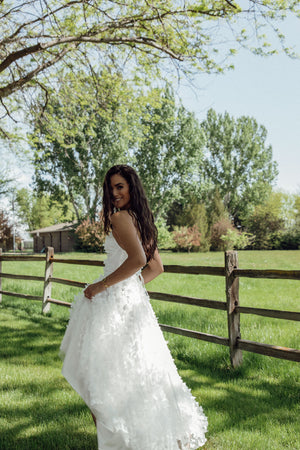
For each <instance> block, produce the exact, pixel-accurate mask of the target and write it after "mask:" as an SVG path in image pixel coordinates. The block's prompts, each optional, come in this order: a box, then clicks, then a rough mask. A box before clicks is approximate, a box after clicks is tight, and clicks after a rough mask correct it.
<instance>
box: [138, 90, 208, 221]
mask: <svg viewBox="0 0 300 450" xmlns="http://www.w3.org/2000/svg"><path fill="white" fill-rule="evenodd" d="M160 95H161V96H160V102H159V106H155V105H154V106H153V105H151V104H148V105H147V106H146V108H145V110H143V111H142V116H141V130H142V138H141V141H140V143H139V144H138V146H137V148H135V149H134V165H135V167H136V169H137V171H138V173H139V175H140V176H141V179H142V180H143V184H144V187H145V189H146V192H147V196H148V199H149V202H150V206H151V208H152V211H153V214H154V217H155V218H156V219H158V218H160V217H165V216H166V213H167V210H168V209H169V208H170V205H172V204H173V202H174V201H175V200H180V199H181V198H183V195H187V194H188V192H192V191H196V192H197V189H198V178H197V168H198V166H199V164H200V162H201V160H202V148H203V141H204V139H203V132H202V131H201V128H200V125H199V123H198V121H197V120H196V119H195V117H194V115H193V114H192V113H190V112H189V111H187V110H186V109H185V108H184V107H183V106H182V105H179V106H178V107H177V106H176V102H175V98H174V94H173V92H172V90H171V89H170V88H168V87H167V88H166V89H165V90H162V91H161V94H160Z"/></svg>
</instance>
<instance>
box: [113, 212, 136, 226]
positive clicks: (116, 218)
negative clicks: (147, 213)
mask: <svg viewBox="0 0 300 450" xmlns="http://www.w3.org/2000/svg"><path fill="white" fill-rule="evenodd" d="M110 221H111V224H112V226H113V227H120V226H131V225H132V226H133V221H132V217H131V215H130V214H129V212H128V211H126V210H121V211H117V212H115V213H114V214H113V215H112V216H111V218H110Z"/></svg>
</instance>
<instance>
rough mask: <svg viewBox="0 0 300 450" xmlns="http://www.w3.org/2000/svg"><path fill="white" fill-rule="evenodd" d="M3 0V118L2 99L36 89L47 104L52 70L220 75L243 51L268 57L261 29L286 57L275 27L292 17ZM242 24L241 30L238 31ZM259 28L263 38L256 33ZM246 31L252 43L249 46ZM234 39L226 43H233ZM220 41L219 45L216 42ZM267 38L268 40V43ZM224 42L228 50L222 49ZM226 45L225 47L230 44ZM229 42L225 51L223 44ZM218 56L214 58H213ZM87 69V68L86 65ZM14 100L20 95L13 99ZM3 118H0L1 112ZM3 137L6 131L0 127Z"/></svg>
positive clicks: (250, 6) (282, 10)
mask: <svg viewBox="0 0 300 450" xmlns="http://www.w3.org/2000/svg"><path fill="white" fill-rule="evenodd" d="M243 3H245V8H243V7H242V6H240V5H239V3H238V2H231V1H228V0H219V1H215V2H209V1H208V0H203V1H199V0H190V1H189V2H173V1H172V0H165V1H164V2H161V1H158V0H151V1H148V0H147V1H145V0H137V1H126V2H118V1H113V0H110V1H108V0H104V1H101V2H100V1H97V0H89V1H87V0H73V1H68V2H59V1H58V0H42V1H40V0H24V1H22V2H17V1H16V0H10V1H9V0H7V1H2V2H1V3H0V21H1V22H0V23H1V38H0V61H1V62H0V74H1V87H0V98H1V101H2V108H3V110H2V111H3V114H4V115H11V112H12V111H13V108H14V107H13V106H12V105H11V104H10V103H8V104H7V103H4V99H7V98H9V97H10V96H11V95H12V94H14V93H17V94H18V92H21V91H22V90H24V88H26V87H27V88H39V93H44V94H45V101H46V102H47V99H48V95H49V92H48V88H49V86H51V79H50V80H49V73H51V69H53V68H54V67H55V68H56V69H57V68H60V67H64V68H66V67H70V66H71V68H72V66H76V67H78V66H79V65H81V67H83V68H86V67H87V64H90V63H91V61H97V60H99V61H101V62H102V63H103V62H105V63H107V64H110V65H111V64H112V63H113V64H114V65H116V66H119V67H124V65H126V64H127V67H129V70H130V69H132V68H133V67H134V66H135V67H136V68H138V72H135V73H140V72H141V70H144V71H145V70H146V72H147V70H150V67H151V68H152V69H151V70H152V72H153V68H154V70H156V69H157V68H158V66H159V65H161V66H165V65H166V60H168V59H169V60H172V61H173V62H175V63H176V62H178V65H179V66H180V67H181V66H182V63H183V64H184V67H187V68H190V69H193V68H195V67H196V68H199V69H200V70H202V71H203V70H205V71H208V72H210V71H221V70H222V69H223V68H224V60H226V56H227V55H228V54H229V55H232V54H234V53H235V52H236V50H237V48H238V47H239V46H240V45H247V43H248V44H249V46H250V47H252V46H253V47H254V48H253V51H255V52H257V53H259V54H270V53H272V52H275V51H276V48H274V47H271V48H270V47H269V46H268V41H270V39H269V40H268V37H266V33H267V32H266V30H265V28H266V27H265V26H266V25H267V26H269V28H268V29H269V31H270V32H272V33H273V32H275V34H277V36H278V38H279V40H280V43H281V45H282V48H283V50H284V51H286V52H287V53H288V52H289V51H290V50H289V49H288V48H287V47H286V45H285V43H284V36H283V34H282V33H281V31H280V30H279V29H278V26H277V22H278V21H279V20H283V19H284V18H285V17H286V15H287V14H288V13H289V12H292V13H295V14H297V13H299V9H300V8H299V2H295V1H294V0H285V1H279V0H271V1H270V0H260V1H254V0H249V1H248V2H243ZM245 24H246V25H245ZM262 26H264V32H263V33H262V32H261V28H262ZM253 29H255V30H256V34H255V36H256V42H254V44H253V41H254V40H253ZM232 34H233V38H232ZM220 35H222V39H221V41H222V43H220ZM269 37H270V36H269ZM224 40H225V42H227V43H228V45H224ZM232 42H233V44H232V45H230V44H231V43H232ZM229 43H230V44H229ZM218 50H219V51H218ZM92 65H93V64H92ZM15 98H16V99H17V100H20V98H19V96H18V95H17V96H16V97H15ZM1 115H2V113H1ZM2 133H3V135H5V134H6V131H5V130H4V129H3V128H2Z"/></svg>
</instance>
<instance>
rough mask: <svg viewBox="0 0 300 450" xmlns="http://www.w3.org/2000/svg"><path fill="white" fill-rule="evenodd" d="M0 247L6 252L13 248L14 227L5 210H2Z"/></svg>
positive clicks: (0, 212) (0, 217)
mask: <svg viewBox="0 0 300 450" xmlns="http://www.w3.org/2000/svg"><path fill="white" fill-rule="evenodd" d="M0 247H2V249H3V251H4V252H6V251H8V250H11V249H12V248H13V227H12V225H10V224H9V221H8V218H7V217H6V216H5V214H4V212H3V211H0Z"/></svg>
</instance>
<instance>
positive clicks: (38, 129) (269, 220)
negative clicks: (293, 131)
mask: <svg viewBox="0 0 300 450" xmlns="http://www.w3.org/2000/svg"><path fill="white" fill-rule="evenodd" d="M29 116H30V120H31V130H32V131H31V133H30V135H29V136H28V139H29V142H30V147H31V161H32V164H33V165H34V170H35V172H34V182H33V189H32V190H29V189H20V190H18V191H17V192H16V197H15V198H16V203H17V205H18V207H17V210H18V216H19V220H20V221H21V222H22V223H23V224H26V226H27V227H28V229H29V230H33V229H38V228H42V227H45V226H50V225H52V224H55V223H59V222H66V221H71V220H74V221H76V222H77V224H78V227H77V236H78V248H82V249H84V250H91V251H92V250H97V249H99V248H102V244H103V239H104V236H103V232H102V230H101V227H100V226H99V223H98V215H99V212H100V211H101V196H102V181H103V178H104V175H105V173H106V171H107V170H108V169H109V167H111V166H112V165H114V164H117V163H128V164H130V165H132V166H133V167H135V168H136V170H137V171H138V173H139V174H140V176H141V179H142V181H143V184H144V187H145V189H146V191H147V195H148V198H149V201H150V205H151V208H152V210H153V213H154V216H155V219H156V222H157V226H158V230H159V244H160V247H161V248H165V249H174V250H183V251H208V250H223V249H228V248H254V249H280V248H284V249H297V248H299V246H300V227H299V225H300V195H292V194H285V193H280V192H273V190H272V185H273V184H274V181H275V180H276V176H277V165H276V162H274V161H273V159H272V147H271V146H270V145H268V144H267V142H266V141H267V131H266V129H265V127H264V126H263V125H259V124H258V123H257V122H256V120H255V119H254V118H251V117H245V116H242V117H238V118H235V117H232V116H230V114H228V113H227V112H225V113H224V114H218V113H216V112H215V111H214V110H213V109H210V110H209V111H208V113H207V117H206V119H205V120H204V121H202V122H200V121H199V120H197V118H196V117H195V115H194V114H193V113H191V112H189V111H188V110H186V109H185V108H184V107H183V105H182V104H181V102H180V101H179V100H178V99H176V98H175V95H174V93H173V91H172V88H171V87H170V86H169V85H168V84H166V85H164V86H163V87H161V88H158V87H157V88H148V89H146V88H145V86H143V87H139V86H137V85H132V83H129V82H128V81H126V79H124V78H123V76H122V75H121V74H118V73H109V72H107V70H106V69H102V70H101V71H99V72H98V73H97V74H94V75H93V77H92V78H91V76H89V75H88V74H87V73H86V72H85V71H78V72H75V70H74V71H72V72H68V73H67V74H64V73H63V72H62V73H59V72H58V73H57V79H56V83H55V95H51V96H50V98H49V101H48V103H47V105H46V106H45V105H44V103H43V102H39V99H32V101H31V104H30V111H29ZM4 219H5V218H4V217H3V220H4ZM0 226H1V225H0ZM7 234H9V233H8V231H7V229H6V235H7ZM0 239H1V236H0Z"/></svg>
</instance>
